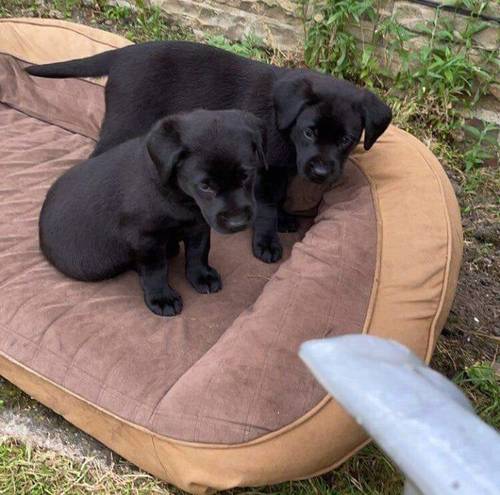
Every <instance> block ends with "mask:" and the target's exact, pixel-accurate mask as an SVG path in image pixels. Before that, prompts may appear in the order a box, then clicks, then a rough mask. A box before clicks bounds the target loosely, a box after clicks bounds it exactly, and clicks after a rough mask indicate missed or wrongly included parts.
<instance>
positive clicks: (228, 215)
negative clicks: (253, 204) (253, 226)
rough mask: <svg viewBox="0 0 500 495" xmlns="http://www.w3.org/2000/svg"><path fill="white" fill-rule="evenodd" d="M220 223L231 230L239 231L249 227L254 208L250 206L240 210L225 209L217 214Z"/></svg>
mask: <svg viewBox="0 0 500 495" xmlns="http://www.w3.org/2000/svg"><path fill="white" fill-rule="evenodd" d="M217 216H218V218H219V223H220V224H221V226H222V227H223V228H225V229H226V230H229V231H230V232H238V231H240V230H244V229H245V228H246V227H248V225H249V223H250V220H251V219H252V210H251V209H250V208H249V207H245V208H242V209H240V210H233V211H225V212H222V213H219V215H217Z"/></svg>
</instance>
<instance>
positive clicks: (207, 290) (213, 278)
mask: <svg viewBox="0 0 500 495" xmlns="http://www.w3.org/2000/svg"><path fill="white" fill-rule="evenodd" d="M186 277H187V279H188V280H189V283H190V284H191V285H192V286H193V287H194V289H195V290H196V291H197V292H199V293H200V294H211V293H213V292H219V291H220V290H221V289H222V281H221V279H220V275H219V274H218V273H217V270H215V269H214V268H212V267H211V266H201V267H197V268H195V269H192V270H188V271H187V273H186Z"/></svg>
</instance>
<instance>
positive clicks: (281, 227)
mask: <svg viewBox="0 0 500 495" xmlns="http://www.w3.org/2000/svg"><path fill="white" fill-rule="evenodd" d="M298 228H299V222H298V221H297V217H296V216H295V215H290V213H287V212H285V211H278V232H297V230H298Z"/></svg>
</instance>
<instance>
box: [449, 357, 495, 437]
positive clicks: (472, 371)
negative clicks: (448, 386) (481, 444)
mask: <svg viewBox="0 0 500 495" xmlns="http://www.w3.org/2000/svg"><path fill="white" fill-rule="evenodd" d="M454 381H455V383H457V384H458V385H460V387H461V388H462V389H463V390H465V392H466V393H467V395H468V396H469V397H470V398H471V400H472V402H473V404H474V406H475V409H476V412H477V413H478V414H479V416H481V417H482V418H483V419H484V420H485V421H486V422H487V423H489V424H490V425H492V426H493V427H495V428H497V429H500V378H499V377H498V376H497V375H496V373H495V370H494V369H493V367H492V366H491V364H489V363H485V362H478V363H476V364H474V365H472V366H469V367H467V368H465V370H464V371H462V372H461V373H459V374H458V375H457V376H456V377H455V378H454Z"/></svg>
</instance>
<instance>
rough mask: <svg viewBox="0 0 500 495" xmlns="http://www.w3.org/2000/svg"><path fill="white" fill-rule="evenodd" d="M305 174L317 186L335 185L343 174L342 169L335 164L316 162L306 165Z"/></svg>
mask: <svg viewBox="0 0 500 495" xmlns="http://www.w3.org/2000/svg"><path fill="white" fill-rule="evenodd" d="M305 173H306V176H307V178H308V179H309V180H311V181H312V182H316V183H317V184H323V183H324V182H329V183H333V182H335V181H336V180H337V179H338V178H339V177H340V175H341V174H342V167H340V166H338V165H335V164H333V163H327V162H323V161H318V160H314V161H310V162H309V163H308V164H307V165H306V170H305Z"/></svg>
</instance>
